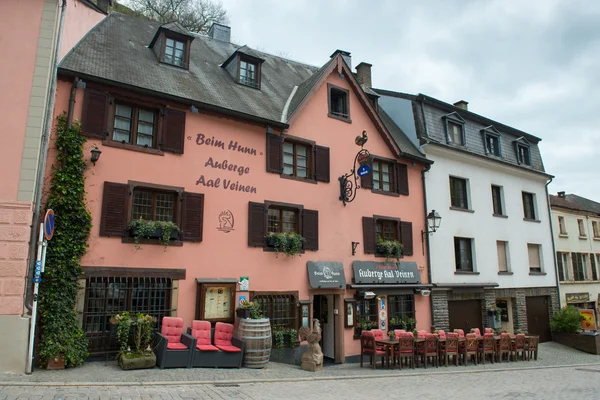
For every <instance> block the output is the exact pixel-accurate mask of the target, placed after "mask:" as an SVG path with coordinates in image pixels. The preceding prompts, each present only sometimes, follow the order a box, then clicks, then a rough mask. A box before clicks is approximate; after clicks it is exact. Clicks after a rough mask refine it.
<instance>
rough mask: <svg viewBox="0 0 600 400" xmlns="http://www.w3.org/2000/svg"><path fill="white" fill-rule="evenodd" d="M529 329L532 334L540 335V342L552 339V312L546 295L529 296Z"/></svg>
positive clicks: (527, 303) (527, 302) (527, 301)
mask: <svg viewBox="0 0 600 400" xmlns="http://www.w3.org/2000/svg"><path fill="white" fill-rule="evenodd" d="M525 301H526V303H525V304H526V306H527V331H528V333H529V334H530V335H539V336H540V342H549V341H550V340H552V335H551V333H550V313H549V312H548V298H547V297H546V296H537V297H527V298H526V299H525Z"/></svg>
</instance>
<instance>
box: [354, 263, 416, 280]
mask: <svg viewBox="0 0 600 400" xmlns="http://www.w3.org/2000/svg"><path fill="white" fill-rule="evenodd" d="M352 268H353V269H354V282H355V283H387V284H390V283H400V284H402V283H421V274H420V273H419V267H417V263H416V262H413V261H408V262H400V263H393V262H374V261H354V262H352Z"/></svg>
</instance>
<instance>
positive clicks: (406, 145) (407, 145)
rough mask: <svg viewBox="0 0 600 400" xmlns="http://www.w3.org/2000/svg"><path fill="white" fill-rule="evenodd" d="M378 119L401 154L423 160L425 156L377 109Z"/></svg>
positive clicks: (381, 110)
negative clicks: (396, 144) (400, 150)
mask: <svg viewBox="0 0 600 400" xmlns="http://www.w3.org/2000/svg"><path fill="white" fill-rule="evenodd" d="M377 111H378V114H379V118H381V121H382V122H383V124H384V125H385V128H386V129H387V130H388V132H389V133H390V135H392V137H393V138H394V140H395V141H396V143H398V146H400V149H402V153H404V154H407V155H411V156H413V157H419V158H423V159H424V158H425V154H423V153H421V152H420V151H419V149H418V148H417V147H416V146H415V145H414V144H413V142H411V141H410V140H409V139H408V137H406V135H405V134H404V132H402V129H400V127H399V126H398V125H396V123H395V122H394V121H393V120H392V118H391V117H390V116H389V115H388V114H387V113H386V112H385V111H384V110H383V108H381V107H378V109H377Z"/></svg>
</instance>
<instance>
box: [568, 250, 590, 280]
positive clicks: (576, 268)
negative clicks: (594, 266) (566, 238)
mask: <svg viewBox="0 0 600 400" xmlns="http://www.w3.org/2000/svg"><path fill="white" fill-rule="evenodd" d="M571 261H572V262H573V280H575V281H585V279H586V274H585V270H586V269H587V266H586V261H587V260H586V255H585V254H583V253H571Z"/></svg>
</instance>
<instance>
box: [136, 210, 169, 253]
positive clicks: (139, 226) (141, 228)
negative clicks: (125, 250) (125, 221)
mask: <svg viewBox="0 0 600 400" xmlns="http://www.w3.org/2000/svg"><path fill="white" fill-rule="evenodd" d="M180 232H181V229H179V227H178V226H177V224H175V223H174V222H171V221H148V220H145V219H141V218H140V219H136V220H134V221H131V223H130V224H129V234H130V235H131V236H133V238H134V241H135V245H136V248H137V249H140V248H141V247H140V246H139V244H140V241H141V240H142V239H158V240H159V241H160V243H161V244H163V245H164V246H168V245H169V243H170V241H171V240H176V239H177V238H178V237H179V233H180Z"/></svg>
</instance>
